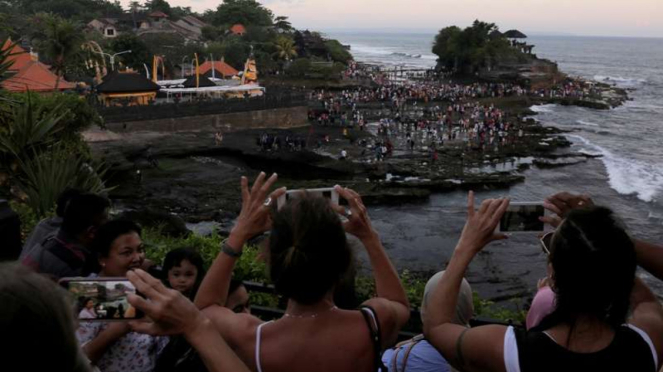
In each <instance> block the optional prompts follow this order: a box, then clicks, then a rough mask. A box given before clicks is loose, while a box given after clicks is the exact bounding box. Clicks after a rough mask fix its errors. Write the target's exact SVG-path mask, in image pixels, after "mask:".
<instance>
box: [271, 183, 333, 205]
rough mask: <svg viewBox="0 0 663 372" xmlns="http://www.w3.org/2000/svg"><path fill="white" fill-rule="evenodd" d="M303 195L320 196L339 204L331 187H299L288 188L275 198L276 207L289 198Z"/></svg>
mask: <svg viewBox="0 0 663 372" xmlns="http://www.w3.org/2000/svg"><path fill="white" fill-rule="evenodd" d="M304 195H310V196H314V197H316V196H321V197H323V198H327V199H329V200H331V202H332V203H334V204H336V205H338V204H339V195H338V192H336V190H334V188H333V187H328V188H322V189H300V190H288V191H287V192H286V193H285V194H284V195H281V196H280V197H279V199H278V200H277V204H276V205H277V208H278V209H281V208H283V206H284V205H285V204H286V203H287V202H288V201H290V200H293V199H297V198H301V197H303V196H304Z"/></svg>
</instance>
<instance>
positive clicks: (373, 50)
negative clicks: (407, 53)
mask: <svg viewBox="0 0 663 372" xmlns="http://www.w3.org/2000/svg"><path fill="white" fill-rule="evenodd" d="M351 52H352V53H355V52H357V53H364V54H379V55H390V54H392V53H393V51H392V50H390V49H387V48H379V47H374V46H370V45H362V44H352V49H351Z"/></svg>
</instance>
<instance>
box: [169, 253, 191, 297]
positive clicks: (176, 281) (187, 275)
mask: <svg viewBox="0 0 663 372" xmlns="http://www.w3.org/2000/svg"><path fill="white" fill-rule="evenodd" d="M197 277H198V269H197V268H196V267H195V266H194V265H193V264H192V263H191V262H189V260H182V262H180V265H179V266H173V268H172V269H170V270H168V283H170V286H171V288H173V289H175V290H177V291H180V292H182V293H184V294H188V293H189V292H190V291H191V288H193V285H194V284H195V282H196V278H197Z"/></svg>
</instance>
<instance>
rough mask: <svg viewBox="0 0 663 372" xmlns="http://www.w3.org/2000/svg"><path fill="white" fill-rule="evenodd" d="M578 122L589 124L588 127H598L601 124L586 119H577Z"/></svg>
mask: <svg viewBox="0 0 663 372" xmlns="http://www.w3.org/2000/svg"><path fill="white" fill-rule="evenodd" d="M576 123H578V124H581V125H585V126H588V127H598V126H599V125H598V124H596V123H592V122H589V121H584V120H577V121H576Z"/></svg>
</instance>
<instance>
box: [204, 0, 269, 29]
mask: <svg viewBox="0 0 663 372" xmlns="http://www.w3.org/2000/svg"><path fill="white" fill-rule="evenodd" d="M209 17H210V21H211V22H212V23H213V24H214V25H215V26H232V25H234V24H236V23H241V24H243V25H245V26H271V25H272V24H273V18H274V15H273V14H272V11H271V10H269V9H267V8H265V7H264V6H262V4H260V3H259V2H257V1H255V0H224V2H223V3H222V4H220V5H219V6H218V7H217V8H216V12H214V13H213V14H210V15H209Z"/></svg>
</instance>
